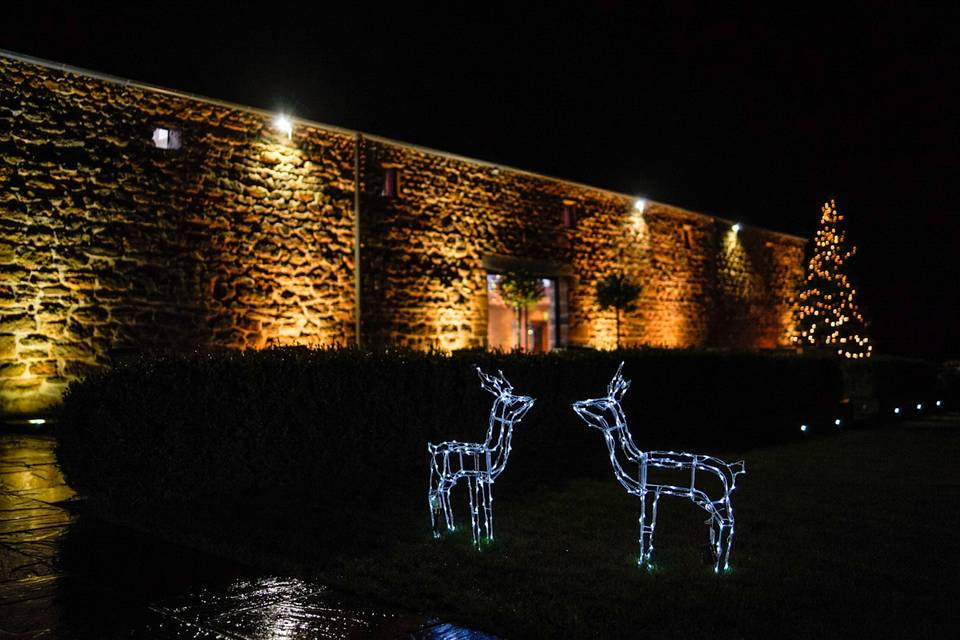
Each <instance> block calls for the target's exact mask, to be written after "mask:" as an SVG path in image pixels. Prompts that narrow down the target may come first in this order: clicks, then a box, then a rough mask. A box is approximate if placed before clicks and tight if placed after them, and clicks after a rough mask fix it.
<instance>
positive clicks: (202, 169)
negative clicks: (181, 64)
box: [0, 54, 805, 415]
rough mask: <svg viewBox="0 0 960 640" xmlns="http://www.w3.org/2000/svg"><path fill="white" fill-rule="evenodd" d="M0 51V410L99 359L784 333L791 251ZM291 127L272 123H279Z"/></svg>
mask: <svg viewBox="0 0 960 640" xmlns="http://www.w3.org/2000/svg"><path fill="white" fill-rule="evenodd" d="M275 116H276V114H270V113H266V112H263V111H260V110H257V109H251V108H247V107H242V106H237V105H233V104H226V103H223V102H218V101H216V100H210V99H206V98H200V97H196V96H189V95H184V94H182V93H178V92H175V91H169V90H166V89H161V88H156V87H150V86H146V85H142V84H138V83H136V82H131V81H127V80H122V79H117V78H111V77H106V76H103V75H100V74H96V73H91V72H88V71H83V70H79V69H73V68H69V67H65V66H64V65H60V64H53V63H48V62H44V61H40V60H34V59H29V58H25V57H23V56H18V55H14V54H0V230H2V233H0V413H2V414H6V415H12V414H31V413H35V412H38V411H42V410H43V409H45V408H47V407H49V406H50V405H51V404H53V403H55V402H56V401H57V399H58V398H59V397H60V395H61V394H62V392H63V390H64V389H65V387H66V385H67V384H68V383H69V382H70V381H71V380H74V379H76V378H78V377H81V376H83V375H85V374H87V373H88V372H90V371H92V370H95V369H97V368H99V367H103V366H107V365H109V362H110V356H109V354H110V353H111V351H112V350H114V349H122V348H134V349H149V348H155V347H161V348H173V349H192V348H196V347H209V346H222V347H233V348H238V349H243V348H256V349H259V348H263V347H266V346H269V345H290V344H303V345H330V344H351V343H356V342H360V343H361V344H363V345H365V346H375V345H382V344H402V345H410V346H413V347H420V348H427V347H433V346H435V347H439V348H442V349H448V350H453V349H460V348H466V347H483V346H499V347H507V348H509V347H510V346H511V345H513V344H514V343H515V342H514V334H515V332H516V328H515V321H516V319H515V318H514V317H513V314H514V312H513V310H512V309H511V308H510V307H509V306H508V305H506V304H504V302H503V300H501V298H500V296H499V294H498V290H497V286H496V282H497V279H498V278H499V276H500V274H502V273H504V272H505V271H508V270H516V269H523V270H526V271H529V272H531V273H532V274H535V275H536V276H537V277H539V278H542V279H543V284H544V295H543V297H542V299H541V300H540V301H539V302H538V303H536V304H535V305H533V306H532V307H531V309H530V311H529V319H528V322H527V325H526V326H525V327H524V329H525V331H524V332H523V333H525V334H526V335H527V338H526V339H525V341H524V342H525V347H526V348H528V349H531V350H545V349H552V348H557V347H564V346H568V345H585V346H592V347H596V348H609V347H611V346H613V344H614V340H615V338H614V326H615V317H614V313H613V312H612V311H606V312H602V311H601V310H600V309H599V308H598V307H597V303H596V299H595V286H596V283H597V281H598V280H600V279H602V278H604V277H606V276H608V275H611V274H616V273H620V272H623V273H625V274H626V275H627V276H628V277H629V278H630V279H632V280H633V281H634V282H635V283H637V284H638V285H640V286H641V287H642V291H641V294H640V297H639V300H638V304H637V309H636V311H634V312H632V313H630V314H627V315H625V316H624V317H623V323H622V341H623V342H624V343H625V344H628V345H640V344H645V345H664V346H670V347H692V346H700V347H711V346H713V347H730V348H765V349H766V348H776V347H780V346H785V345H787V344H788V341H789V335H790V333H791V331H792V318H791V307H792V301H793V298H794V293H795V291H796V289H797V288H798V286H799V284H800V281H801V278H802V273H803V267H802V258H803V250H804V244H805V240H804V239H803V238H798V237H795V236H790V235H786V234H783V233H777V232H773V231H767V230H763V229H758V228H753V227H744V228H742V229H735V228H734V227H733V223H732V221H730V220H725V219H722V218H717V217H714V216H710V215H704V214H701V213H696V212H692V211H687V210H684V209H681V208H679V207H675V206H671V205H668V204H663V203H659V202H654V201H652V200H651V201H646V202H644V201H639V202H638V201H637V199H636V197H635V196H633V195H627V194H621V193H613V192H610V191H607V190H604V189H598V188H594V187H590V186H586V185H582V184H576V183H572V182H568V181H565V180H559V179H556V178H550V177H546V176H542V175H537V174H534V173H530V172H527V171H522V170H517V169H512V168H508V167H503V166H497V165H495V164H491V163H487V162H482V161H478V160H471V159H468V158H462V157H458V156H454V155H451V154H448V153H443V152H439V151H434V150H430V149H423V148H420V147H417V146H414V145H410V144H406V143H401V142H396V141H392V140H387V139H384V138H381V137H378V136H374V135H367V134H364V133H359V132H355V131H346V130H343V129H338V128H336V127H330V126H327V125H323V124H318V123H314V122H308V121H304V120H293V121H292V122H288V123H286V124H284V123H280V124H279V125H278V123H277V122H276V120H275ZM288 125H289V126H288Z"/></svg>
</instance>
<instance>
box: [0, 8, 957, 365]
mask: <svg viewBox="0 0 960 640" xmlns="http://www.w3.org/2000/svg"><path fill="white" fill-rule="evenodd" d="M130 4H134V3H130ZM662 4H663V5H665V6H655V5H653V4H650V5H646V4H644V3H640V2H619V1H617V0H606V1H597V2H592V3H582V4H580V5H578V6H579V8H566V7H562V5H561V4H560V3H554V4H544V5H536V6H535V5H533V4H529V5H527V6H522V5H521V3H519V2H516V3H514V4H512V5H511V4H505V5H498V4H495V3H485V4H482V5H473V6H468V5H466V4H462V5H461V3H445V4H442V5H437V6H436V7H434V8H430V7H428V6H427V5H423V6H420V5H417V4H416V3H410V2H398V3H393V4H392V6H393V7H394V8H393V9H389V10H384V9H380V8H373V7H370V8H364V9H361V8H355V9H351V8H348V7H349V5H350V3H349V2H339V3H336V4H335V5H334V6H333V7H331V6H327V5H326V3H322V2H313V3H310V4H308V5H304V6H302V7H301V6H297V5H296V4H294V3H279V2H273V3H257V4H251V5H249V6H242V5H240V4H239V3H236V4H234V3H230V2H217V3H213V4H212V5H210V6H209V8H205V5H204V3H200V2H197V3H194V4H193V6H190V5H184V6H178V5H175V4H169V3H168V4H161V3H144V6H143V7H122V6H120V5H119V4H114V3H97V2H77V1H73V2H63V3H51V2H40V1H37V2H23V3H19V2H18V3H14V6H5V7H4V18H3V23H2V25H0V48H3V49H7V50H11V51H15V52H18V53H24V54H29V55H34V56H38V57H41V58H47V59H51V60H54V61H57V62H64V63H67V64H71V65H74V66H79V67H85V68H88V69H93V70H97V71H102V72H104V73H110V74H115V75H119V76H123V77H127V78H131V79H134V80H139V81H143V82H148V83H153V84H159V85H162V86H167V87H170V88H174V89H179V90H183V91H188V92H193V93H199V94H202V95H208V96H211V97H216V98H220V99H223V100H229V101H233V102H238V103H242V104H248V105H253V106H257V107H263V108H267V109H284V110H287V111H290V112H292V113H294V114H296V115H298V116H303V117H307V118H311V119H314V120H318V121H320V122H326V123H329V124H333V125H338V126H341V127H346V128H350V129H359V130H362V131H365V132H369V133H375V134H380V135H383V136H388V137H391V138H395V139H398V140H402V141H407V142H412V143H416V144H420V145H423V146H428V147H433V148H437V149H441V150H445V151H450V152H453V153H458V154H462V155H466V156H470V157H475V158H479V159H483V160H488V161H492V162H497V163H501V164H504V165H508V166H514V167H518V168H523V169H527V170H530V171H536V172H540V173H545V174H548V175H552V176H557V177H561V178H567V179H571V180H576V181H580V182H585V183H588V184H592V185H596V186H599V187H606V188H610V189H614V190H617V191H623V192H627V193H636V194H638V195H646V196H648V197H650V198H652V199H655V200H659V201H663V202H667V203H670V204H675V205H679V206H682V207H687V208H690V209H694V210H697V211H702V212H705V213H710V214H716V215H719V216H722V217H725V218H731V219H738V220H741V221H743V222H745V223H748V224H756V225H760V226H764V227H768V228H771V229H775V230H780V231H786V232H790V233H796V234H801V235H805V236H812V235H813V233H814V231H815V229H816V226H817V222H818V221H819V217H820V204H821V203H822V202H823V201H824V200H825V199H829V198H831V197H833V198H836V199H837V203H838V206H839V208H840V210H841V212H842V213H844V214H845V215H846V216H847V220H848V222H849V229H850V233H849V236H848V237H849V238H850V239H851V240H852V241H853V242H854V243H855V244H856V245H857V246H858V248H859V256H858V258H857V260H856V262H855V266H854V268H855V274H854V279H855V281H856V282H858V283H859V287H858V288H859V290H860V292H861V293H862V298H861V302H862V303H863V305H864V310H865V312H866V314H867V317H868V318H870V319H872V321H873V322H872V326H871V333H872V335H873V337H874V339H875V341H876V343H877V346H878V349H879V350H880V351H881V352H887V353H900V354H907V355H921V356H928V357H939V358H945V357H950V358H960V303H958V296H960V264H958V263H960V260H958V255H957V254H958V249H957V247H958V242H960V204H958V200H957V196H956V194H955V193H954V192H955V186H956V185H957V182H958V168H960V109H958V107H960V101H958V99H957V97H956V95H955V94H957V93H960V87H958V79H960V46H958V42H960V38H958V36H957V35H956V25H957V24H958V21H957V18H958V17H960V16H957V15H955V14H949V13H946V12H943V13H935V12H932V11H925V12H920V11H918V10H917V9H916V8H915V7H914V6H912V5H910V4H907V3H904V4H902V5H895V4H890V3H882V2H877V3H872V4H870V5H867V6H865V7H863V8H861V9H860V10H849V11H847V10H845V12H838V11H837V9H836V8H833V9H830V10H828V11H827V10H825V11H818V10H816V9H810V8H804V9H802V10H801V9H798V10H795V11H793V12H791V13H785V12H783V10H780V12H779V13H777V14H773V13H769V14H765V13H764V11H763V10H757V9H751V10H750V11H744V12H743V13H741V14H739V15H738V14H734V13H729V14H711V13H708V12H706V11H705V10H704V7H702V6H698V5H695V4H690V3H684V2H675V3H662ZM770 4H780V3H770ZM791 4H792V3H791ZM761 6H762V5H761Z"/></svg>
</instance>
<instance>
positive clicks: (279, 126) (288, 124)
mask: <svg viewBox="0 0 960 640" xmlns="http://www.w3.org/2000/svg"><path fill="white" fill-rule="evenodd" d="M273 128H274V129H276V130H277V131H279V132H280V133H283V134H285V135H286V136H287V140H289V139H290V138H292V137H293V120H291V119H290V116H286V115H284V114H282V113H281V114H280V115H278V116H277V117H276V118H274V119H273Z"/></svg>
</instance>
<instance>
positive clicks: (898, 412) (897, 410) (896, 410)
mask: <svg viewBox="0 0 960 640" xmlns="http://www.w3.org/2000/svg"><path fill="white" fill-rule="evenodd" d="M893 412H894V413H895V414H897V415H900V407H897V408H896V409H894V410H893Z"/></svg>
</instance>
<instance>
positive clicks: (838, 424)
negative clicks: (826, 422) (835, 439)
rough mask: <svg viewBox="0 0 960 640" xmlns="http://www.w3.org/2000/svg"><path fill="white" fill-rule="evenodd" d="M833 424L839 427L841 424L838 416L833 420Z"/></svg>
mask: <svg viewBox="0 0 960 640" xmlns="http://www.w3.org/2000/svg"><path fill="white" fill-rule="evenodd" d="M833 424H835V425H837V426H838V427H839V426H840V425H841V424H843V420H841V419H840V418H837V419H836V420H834V421H833Z"/></svg>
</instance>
